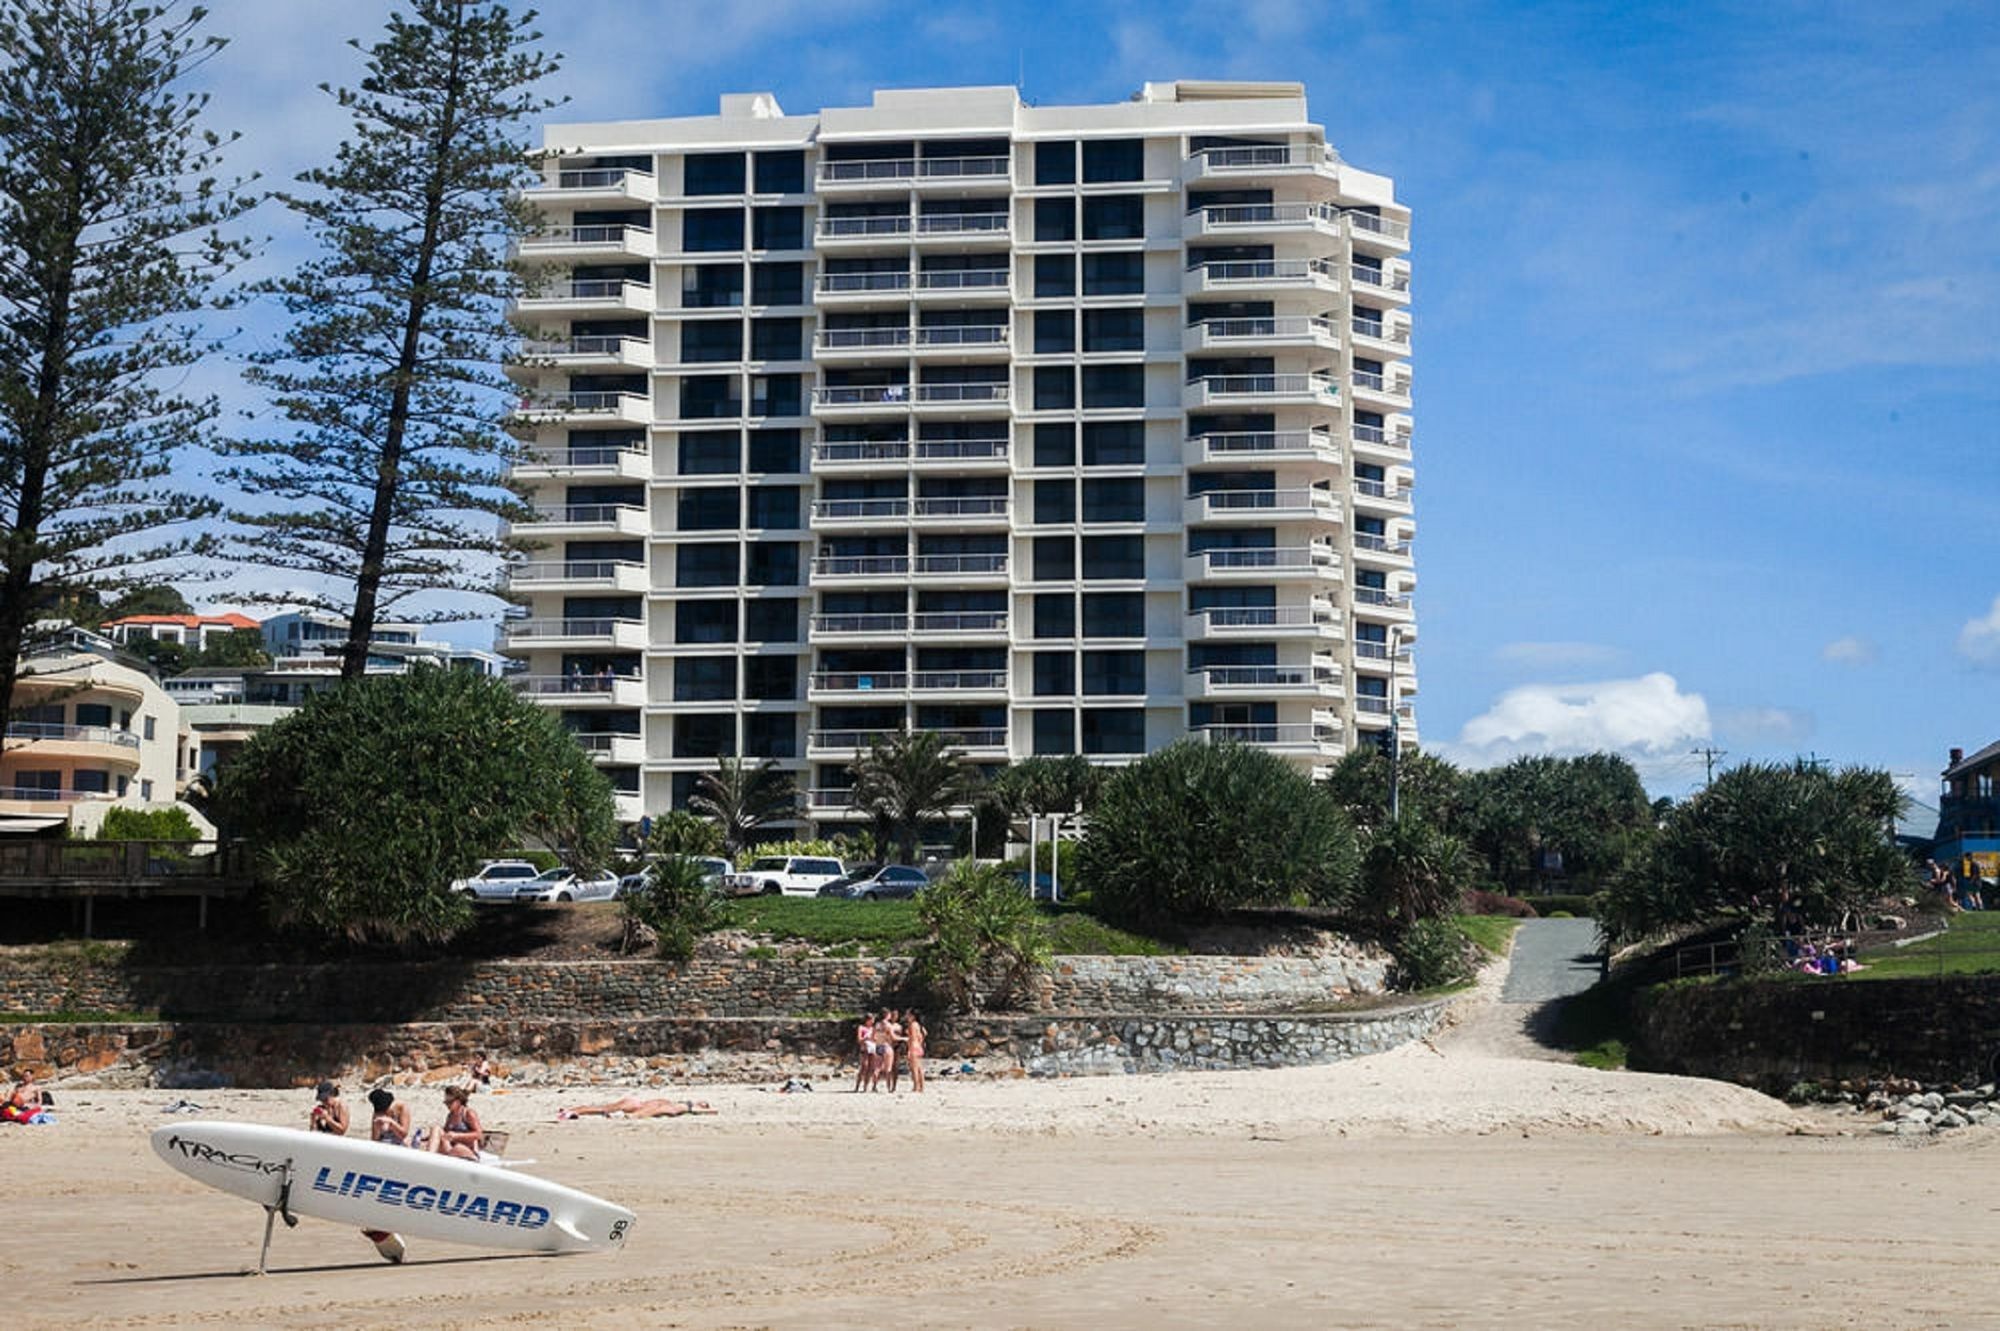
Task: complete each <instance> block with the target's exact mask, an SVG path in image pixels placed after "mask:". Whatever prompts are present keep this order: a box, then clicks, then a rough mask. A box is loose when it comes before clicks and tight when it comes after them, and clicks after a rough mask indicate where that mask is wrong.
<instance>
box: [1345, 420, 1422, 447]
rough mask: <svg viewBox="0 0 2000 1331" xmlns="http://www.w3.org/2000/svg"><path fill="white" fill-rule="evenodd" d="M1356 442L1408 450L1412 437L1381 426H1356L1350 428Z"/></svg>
mask: <svg viewBox="0 0 2000 1331" xmlns="http://www.w3.org/2000/svg"><path fill="white" fill-rule="evenodd" d="M1350 430H1351V433H1352V437H1353V439H1354V442H1355V443H1357V444H1372V445H1374V446H1375V447H1377V448H1400V449H1407V448H1409V446H1410V436H1408V435H1406V434H1403V433H1401V432H1400V431H1391V430H1385V429H1383V428H1382V427H1381V426H1379V425H1356V426H1351V427H1350Z"/></svg>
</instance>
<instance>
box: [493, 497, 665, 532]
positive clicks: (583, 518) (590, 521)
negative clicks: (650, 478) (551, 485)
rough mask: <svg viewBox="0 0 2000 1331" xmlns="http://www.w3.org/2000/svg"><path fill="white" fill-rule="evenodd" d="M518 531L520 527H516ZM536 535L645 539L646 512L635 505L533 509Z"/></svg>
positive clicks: (540, 506) (594, 505)
mask: <svg viewBox="0 0 2000 1331" xmlns="http://www.w3.org/2000/svg"><path fill="white" fill-rule="evenodd" d="M516 530H519V528H516ZM533 531H534V533H535V535H537V536H549V535H563V536H567V535H569V534H570V533H572V532H575V533H585V532H589V533H598V534H602V533H616V534H617V535H620V536H645V535H647V534H648V533H647V529H646V510H645V509H644V508H643V507H641V506H639V505H636V504H548V505H538V506H536V508H535V525H534V527H533Z"/></svg>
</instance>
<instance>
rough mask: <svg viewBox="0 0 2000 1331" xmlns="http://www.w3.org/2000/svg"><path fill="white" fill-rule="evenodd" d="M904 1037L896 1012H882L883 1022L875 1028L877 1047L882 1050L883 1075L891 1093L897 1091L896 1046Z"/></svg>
mask: <svg viewBox="0 0 2000 1331" xmlns="http://www.w3.org/2000/svg"><path fill="white" fill-rule="evenodd" d="M902 1039H903V1024H902V1023H901V1022H899V1021H897V1020H896V1014H895V1013H894V1012H885V1013H883V1014H882V1021H881V1024H880V1025H878V1026H876V1028H875V1040H876V1048H877V1049H879V1050H880V1051H881V1057H882V1077H883V1079H884V1080H886V1081H887V1082H888V1083H889V1086H888V1091H889V1094H891V1095H894V1094H895V1093H896V1076H897V1072H896V1046H897V1045H898V1044H899V1043H901V1042H902Z"/></svg>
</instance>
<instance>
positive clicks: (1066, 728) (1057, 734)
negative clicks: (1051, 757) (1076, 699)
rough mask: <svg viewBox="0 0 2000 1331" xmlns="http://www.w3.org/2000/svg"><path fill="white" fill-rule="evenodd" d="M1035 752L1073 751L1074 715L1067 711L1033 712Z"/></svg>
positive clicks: (1074, 734)
mask: <svg viewBox="0 0 2000 1331" xmlns="http://www.w3.org/2000/svg"><path fill="white" fill-rule="evenodd" d="M1035 752H1036V753H1038V754H1043V753H1075V752H1076V717H1075V715H1074V714H1073V713H1071V712H1068V711H1054V710H1050V711H1040V712H1036V713H1035Z"/></svg>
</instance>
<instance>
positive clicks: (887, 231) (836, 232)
mask: <svg viewBox="0 0 2000 1331" xmlns="http://www.w3.org/2000/svg"><path fill="white" fill-rule="evenodd" d="M818 230H819V235H820V237H821V238H822V239H826V240H839V239H842V238H852V237H855V236H907V235H909V234H910V217H909V214H908V213H898V214H896V215H894V216H892V217H822V218H820V219H819V228H818Z"/></svg>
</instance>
